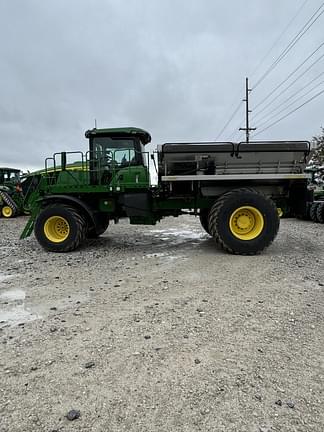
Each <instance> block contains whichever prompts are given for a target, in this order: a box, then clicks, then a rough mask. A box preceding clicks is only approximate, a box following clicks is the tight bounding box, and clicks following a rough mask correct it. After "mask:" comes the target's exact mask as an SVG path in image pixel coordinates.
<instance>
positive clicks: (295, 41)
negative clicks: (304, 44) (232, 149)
mask: <svg viewBox="0 0 324 432" xmlns="http://www.w3.org/2000/svg"><path fill="white" fill-rule="evenodd" d="M308 1H309V0H305V1H304V2H303V3H302V5H301V6H300V8H299V9H298V10H297V12H296V13H295V15H294V16H293V18H292V19H291V20H290V21H289V23H288V24H287V26H286V27H285V28H284V30H283V31H282V32H281V34H280V35H279V37H278V38H277V39H276V40H275V42H274V44H273V45H272V47H271V48H270V50H269V51H268V52H267V54H266V55H265V56H264V57H263V58H262V60H261V62H260V63H259V64H258V66H257V67H256V68H255V70H254V72H253V73H255V72H256V70H258V69H259V67H260V66H261V64H263V62H264V60H265V59H266V57H267V56H268V55H269V54H270V52H271V51H272V49H273V48H274V47H275V46H276V44H277V43H278V42H279V40H280V39H281V38H282V36H283V35H284V34H285V33H286V31H287V30H288V28H289V27H290V25H291V24H292V23H293V22H294V20H295V19H296V17H297V16H298V15H299V13H300V12H301V10H302V9H303V8H304V6H305V5H306V3H307V2H308ZM323 6H324V2H323V3H322V4H321V6H320V7H319V8H318V9H317V10H316V11H315V13H314V14H313V15H312V16H311V18H310V19H309V20H308V21H307V22H306V23H305V24H304V26H303V27H302V29H301V30H300V31H299V32H298V33H297V35H296V36H295V37H294V38H293V40H292V41H291V42H290V44H288V47H290V45H292V44H294V45H295V44H296V43H297V42H298V40H299V39H300V38H301V37H302V36H303V35H304V34H305V33H306V32H307V31H308V30H309V28H310V27H311V26H312V25H313V24H314V23H315V22H316V21H317V19H318V18H319V17H320V16H321V15H322V13H324V10H323V11H322V12H321V13H320V14H319V15H318V16H316V14H318V12H319V11H320V10H321V9H322V8H323ZM314 17H315V18H314ZM312 20H313V21H312ZM307 26H308V27H307ZM288 47H286V49H287V48H288ZM292 47H293V46H291V47H290V48H289V50H290V49H292ZM284 51H285V50H284ZM287 53H288V51H287ZM287 53H286V54H287ZM286 54H285V55H286ZM314 54H315V53H314ZM282 58H283V57H282ZM282 58H281V59H280V60H279V61H281V60H282ZM269 73H270V72H269ZM263 79H264V78H263ZM260 82H261V81H260V80H259V82H258V83H257V84H256V85H258V84H260ZM255 87H256V86H255ZM255 87H254V88H255ZM240 104H241V102H240ZM240 104H239V105H238V106H236V108H235V109H234V111H233V112H232V114H231V115H230V117H229V119H228V120H227V122H226V123H225V125H224V126H223V128H222V129H221V131H220V132H219V133H218V135H217V138H216V140H217V139H218V138H219V137H220V136H221V135H222V133H223V132H224V131H225V130H226V128H227V127H228V125H229V124H230V123H231V122H232V120H233V119H234V118H235V116H236V114H237V113H238V111H239V109H240Z"/></svg>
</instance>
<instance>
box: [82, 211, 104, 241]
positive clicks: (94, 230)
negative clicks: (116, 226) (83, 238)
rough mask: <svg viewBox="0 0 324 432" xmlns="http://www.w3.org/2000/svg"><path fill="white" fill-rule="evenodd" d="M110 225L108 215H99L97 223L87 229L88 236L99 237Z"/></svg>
mask: <svg viewBox="0 0 324 432" xmlns="http://www.w3.org/2000/svg"><path fill="white" fill-rule="evenodd" d="M108 226H109V217H108V216H107V215H104V216H103V215H99V216H97V217H96V225H92V226H91V227H90V228H89V229H88V231H87V238H98V237H100V236H101V234H103V233H104V232H105V231H106V230H107V228H108Z"/></svg>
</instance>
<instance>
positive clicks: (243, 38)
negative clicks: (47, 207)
mask: <svg viewBox="0 0 324 432" xmlns="http://www.w3.org/2000/svg"><path fill="white" fill-rule="evenodd" d="M303 3H304V0H285V1H282V0H246V1H238V0H227V1H220V0H128V1H125V0H0V16H1V26H0V58H1V63H0V64H1V69H0V74H1V75H0V77H1V80H0V135H1V144H0V145H1V153H0V165H10V166H16V167H21V168H39V167H43V160H44V158H45V157H47V156H50V155H51V154H52V153H53V152H55V151H62V150H77V149H83V150H85V149H86V147H87V141H86V140H85V138H84V131H85V130H86V129H88V128H92V127H93V126H94V119H95V118H96V119H97V124H98V127H120V126H138V127H142V128H144V129H147V130H148V131H149V132H150V133H151V134H152V137H153V142H154V143H155V144H157V143H161V142H166V141H173V140H178V141H182V140H183V141H193V140H200V141H203V140H213V139H215V138H216V137H217V135H218V133H219V132H220V130H221V129H222V127H223V126H224V124H225V122H226V121H227V119H228V118H229V116H230V114H231V112H232V111H233V109H234V108H235V105H236V104H237V103H238V102H239V100H240V98H242V97H243V92H244V84H245V83H244V80H245V76H246V75H249V76H251V74H252V71H253V70H254V69H255V67H256V65H257V64H258V63H259V62H260V60H261V59H262V57H263V56H264V54H265V53H266V52H267V51H268V50H269V48H270V47H271V45H272V44H273V43H274V41H275V40H276V39H277V38H278V36H279V35H280V33H281V32H282V31H283V29H284V28H285V26H286V25H287V23H288V22H289V20H290V19H291V18H292V17H293V16H294V14H295V13H296V12H297V10H298V9H299V8H300V6H301V5H302V4H303ZM321 3H322V1H320V0H318V1H316V0H309V1H308V2H307V3H306V5H305V6H304V8H303V9H302V10H301V12H300V14H299V15H298V17H297V18H296V19H295V21H294V22H293V23H292V25H291V26H290V28H289V30H288V31H287V33H286V34H285V36H284V37H283V38H282V39H281V41H280V43H278V44H277V45H276V47H275V49H274V50H273V51H272V52H271V53H270V55H269V57H268V58H267V60H266V61H265V63H264V64H263V65H262V67H261V68H260V69H259V70H258V71H257V73H256V74H255V75H253V76H251V86H252V87H253V82H256V81H257V79H258V77H260V76H261V75H262V73H263V72H264V71H265V70H266V67H267V66H268V65H269V64H271V62H272V61H273V59H275V58H276V57H277V56H278V55H279V54H280V52H281V51H282V50H283V49H284V48H285V46H286V45H287V44H288V42H289V41H290V40H291V39H292V37H293V36H294V35H295V34H296V33H297V31H298V30H299V29H300V28H301V27H302V25H303V24H304V23H305V22H306V21H307V19H308V18H310V16H311V15H312V14H313V13H314V12H315V10H316V9H317V8H318V7H319V6H320V4H321ZM323 24H324V15H323V17H321V18H320V19H319V20H318V21H317V22H316V24H314V26H313V27H312V28H311V29H310V30H309V31H308V32H307V34H305V36H304V37H303V38H302V39H301V40H300V41H299V42H298V44H296V46H295V47H294V49H292V50H291V52H290V53H289V55H288V56H287V57H286V58H285V59H284V60H283V61H282V62H281V63H280V64H279V65H278V67H277V68H276V69H275V70H274V71H273V72H272V73H271V74H269V76H268V77H267V78H266V79H265V80H264V81H263V82H262V83H261V84H260V85H259V86H258V87H257V88H256V89H255V90H254V91H253V92H252V95H251V108H252V109H253V104H254V105H256V104H257V103H258V102H259V101H260V100H262V98H263V97H265V96H266V95H267V94H268V93H269V91H270V90H271V89H272V88H273V87H275V86H276V85H277V84H278V83H280V82H281V81H282V80H283V79H284V78H285V77H286V76H287V75H288V74H289V73H290V72H291V71H292V70H293V69H294V68H296V67H297V66H298V65H299V64H300V63H301V62H302V61H303V60H304V59H305V58H306V57H307V55H309V54H310V53H311V52H312V51H313V50H314V49H315V48H317V46H319V44H320V43H321V42H323V31H322V29H323ZM323 53H324V47H322V50H320V51H319V52H318V55H320V54H323ZM316 58H317V57H316V56H314V57H313V59H314V60H315V59H316ZM310 63H311V62H309V64H310ZM322 70H323V71H324V60H322V61H320V62H319V63H318V64H317V65H316V66H315V67H313V68H312V69H311V70H310V71H309V72H308V73H307V74H306V75H305V77H304V81H302V80H300V84H298V83H296V85H295V86H294V87H293V88H292V89H291V90H292V91H291V93H289V92H287V93H286V96H289V95H290V94H292V92H294V91H295V90H296V89H298V88H300V86H302V85H305V84H306V83H307V82H308V81H310V80H311V79H312V78H314V77H316V76H317V75H318V74H319V73H320V72H322ZM323 79H324V78H323V76H322V80H323ZM318 82H321V80H319V81H318ZM315 84H316V83H315ZM298 86H299V87H298ZM322 88H324V86H323V85H322ZM318 90H319V89H317V90H316V91H318ZM316 91H315V93H316ZM240 92H241V94H240ZM300 94H302V93H300ZM313 94H314V93H313ZM311 95H312V94H311ZM311 95H310V96H311ZM308 97H309V96H308ZM308 97H306V99H307V98H308ZM302 102H303V100H301V101H300V103H302ZM278 103H280V99H278V101H277V102H276V105H278ZM297 105H298V103H297ZM323 105H324V95H322V97H319V98H318V99H316V100H315V101H314V102H312V103H310V104H308V105H306V106H305V107H304V108H303V109H301V110H299V111H298V112H296V113H295V114H294V115H292V116H291V117H289V118H287V119H286V120H284V121H282V122H280V123H279V124H278V125H277V126H274V127H273V128H271V129H269V130H267V131H266V132H264V133H263V134H260V135H259V136H258V139H310V138H311V137H312V136H313V135H314V134H317V133H318V132H319V131H320V126H321V125H324V121H323ZM273 107H275V105H274V104H273ZM292 108H293V107H292ZM240 123H241V126H244V117H243V105H242V111H240V112H239V113H238V115H237V117H236V118H235V119H234V120H233V122H232V123H231V124H230V125H229V127H228V128H227V129H226V130H225V131H224V133H223V134H222V135H221V136H220V137H219V139H220V140H222V139H224V140H227V139H229V137H230V136H231V134H232V132H233V131H234V129H235V128H236V127H237V126H238V125H240ZM254 126H258V124H256V125H254ZM241 137H242V138H243V136H240V138H241Z"/></svg>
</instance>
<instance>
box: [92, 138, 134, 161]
mask: <svg viewBox="0 0 324 432" xmlns="http://www.w3.org/2000/svg"><path fill="white" fill-rule="evenodd" d="M93 150H94V156H93V157H94V159H103V158H106V160H107V162H108V163H109V162H111V161H113V162H115V163H116V164H118V165H121V166H122V165H129V164H130V163H132V162H134V163H135V162H136V161H135V149H134V140H133V139H124V138H111V137H94V138H93Z"/></svg>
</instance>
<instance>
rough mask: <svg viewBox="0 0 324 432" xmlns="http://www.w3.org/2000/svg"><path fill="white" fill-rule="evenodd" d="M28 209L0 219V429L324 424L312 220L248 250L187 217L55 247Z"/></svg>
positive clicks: (321, 261) (323, 258) (321, 239)
mask: <svg viewBox="0 0 324 432" xmlns="http://www.w3.org/2000/svg"><path fill="white" fill-rule="evenodd" d="M26 220H27V219H26V218H25V217H20V218H16V219H13V220H4V219H1V220H0V260H1V261H0V321H1V322H0V340H1V344H0V347H1V357H0V370H1V381H0V431H1V432H7V431H8V432H16V431H17V432H18V431H19V432H25V431H26V432H27V431H28V432H38V431H41V432H54V431H81V432H82V431H94V432H97V431H98V432H99V431H102V432H115V431H127V432H133V431H153V432H154V431H161V432H162V431H163V432H169V431H170V432H177V431H179V432H180V431H181V432H186V431H188V432H189V431H190V432H191V431H204V432H205V431H214V432H221V431H224V432H230V431H238V432H244V431H246V432H270V431H271V432H272V431H277V432H279V431H280V432H288V431H289V432H290V431H298V432H299V431H300V432H301V431H303V432H306V431H307V432H313V431H314V432H315V431H316V432H323V430H324V408H323V407H324V397H323V389H324V378H323V375H324V369H323V364H324V354H323V351H324V326H323V313H324V307H323V303H324V302H323V298H324V226H323V225H319V224H314V223H311V222H305V221H298V220H293V219H285V220H282V221H281V228H280V232H279V235H278V237H277V239H276V240H275V242H274V243H273V245H272V246H271V247H270V248H269V249H267V251H266V252H265V253H264V254H263V255H260V256H255V257H242V256H232V255H228V254H226V253H224V252H222V251H220V250H219V249H217V247H216V246H215V245H214V243H213V240H212V239H210V238H209V237H208V235H207V234H205V233H204V231H202V229H201V228H200V225H199V221H198V219H196V218H192V217H189V216H185V217H181V218H178V219H172V218H169V219H166V220H165V221H163V222H162V223H161V224H159V225H157V226H156V227H145V226H143V227H141V226H131V225H128V224H127V223H126V222H125V223H124V222H121V223H120V224H118V225H112V226H111V227H109V229H108V231H107V232H106V233H105V234H104V236H102V237H101V238H100V239H99V240H89V241H88V243H87V244H86V245H85V246H84V247H83V248H82V249H79V250H77V251H75V252H73V253H70V254H50V253H46V252H45V251H43V250H42V249H41V248H40V247H39V246H38V244H37V242H36V240H35V239H34V237H32V238H30V239H28V240H24V241H19V240H18V237H19V234H20V232H21V230H22V228H23V226H24V224H25V222H26ZM71 410H75V412H72V413H70V415H69V416H70V420H69V419H68V418H67V417H66V416H67V413H68V412H70V411H71ZM78 416H79V418H76V417H78ZM73 418H75V419H74V420H72V419H73Z"/></svg>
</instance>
